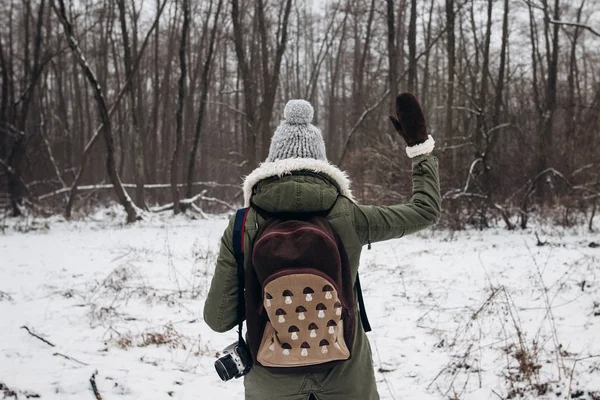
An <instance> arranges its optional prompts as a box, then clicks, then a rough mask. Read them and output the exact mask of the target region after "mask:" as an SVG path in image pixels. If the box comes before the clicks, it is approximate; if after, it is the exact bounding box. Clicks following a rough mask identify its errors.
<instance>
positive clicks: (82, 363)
mask: <svg viewBox="0 0 600 400" xmlns="http://www.w3.org/2000/svg"><path fill="white" fill-rule="evenodd" d="M52 355H53V356H60V357H63V358H66V359H67V360H71V361H75V362H76V363H78V364H81V365H89V364H86V363H84V362H83V361H79V360H77V359H75V358H73V357H69V356H67V355H66V354H62V353H54V354H52Z"/></svg>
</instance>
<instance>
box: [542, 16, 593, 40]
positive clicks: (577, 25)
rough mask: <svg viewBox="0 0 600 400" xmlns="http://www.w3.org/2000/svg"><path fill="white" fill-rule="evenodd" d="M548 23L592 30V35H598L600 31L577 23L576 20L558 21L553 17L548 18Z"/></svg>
mask: <svg viewBox="0 0 600 400" xmlns="http://www.w3.org/2000/svg"><path fill="white" fill-rule="evenodd" d="M550 23H551V24H557V25H568V26H576V27H578V28H583V29H587V30H588V31H590V32H592V33H593V34H594V35H596V36H598V37H600V32H598V31H596V30H595V29H594V28H592V27H591V26H589V25H584V24H578V23H577V22H567V21H558V20H554V19H553V20H550Z"/></svg>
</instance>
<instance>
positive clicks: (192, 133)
mask: <svg viewBox="0 0 600 400" xmlns="http://www.w3.org/2000/svg"><path fill="white" fill-rule="evenodd" d="M599 6H600V3H599V2H598V1H597V0H576V1H566V0H421V1H417V0H386V1H375V0H336V1H317V0H314V1H311V0H203V1H199V0H197V1H193V0H94V1H92V0H79V1H69V0H0V8H1V10H2V12H1V13H0V73H1V76H0V205H2V207H5V208H6V210H7V211H6V214H7V215H12V216H18V215H21V214H22V213H24V212H31V211H32V212H35V213H40V214H44V215H47V214H59V213H60V214H64V215H65V216H66V217H67V218H72V217H77V216H81V215H85V213H86V212H89V210H91V209H93V208H94V207H98V206H101V205H106V204H108V203H110V202H112V201H114V202H117V203H118V204H120V205H121V206H122V207H123V208H124V209H125V210H126V213H127V221H128V222H134V221H136V220H139V219H141V218H143V217H144V215H145V214H146V213H148V212H174V213H175V214H177V213H180V212H186V211H189V212H192V213H197V214H200V215H202V214H203V213H205V212H224V211H229V210H230V209H235V208H236V206H237V205H239V204H240V203H241V190H240V183H241V177H242V176H244V175H246V174H248V173H249V172H250V171H252V170H253V169H254V168H255V167H256V166H257V165H258V164H259V163H260V162H261V161H263V160H264V159H265V157H266V154H267V152H268V148H269V142H270V138H271V136H272V134H273V131H274V129H275V127H276V126H277V124H278V122H279V120H281V118H282V111H283V105H284V104H285V103H286V101H287V100H289V99H293V98H302V99H306V100H308V101H310V102H311V103H312V104H313V106H314V108H315V118H314V121H313V123H314V124H315V125H316V126H318V127H319V128H320V129H321V130H322V132H323V136H324V138H325V142H326V146H327V155H328V159H329V160H330V161H331V162H332V163H333V164H336V165H338V166H339V167H340V168H342V169H344V170H346V171H348V173H349V175H350V176H351V177H352V179H353V184H354V191H355V194H356V197H357V198H358V199H359V201H360V202H362V203H372V202H379V203H387V204H389V203H397V202H402V201H407V200H408V199H409V194H410V185H411V182H410V171H409V168H410V165H409V162H408V161H407V159H406V158H405V156H403V148H402V147H403V144H402V143H401V140H399V137H398V136H397V135H396V134H395V132H394V130H393V127H392V125H391V124H390V122H389V120H388V118H387V116H388V115H390V114H391V112H392V109H393V102H394V98H395V96H396V94H397V93H400V92H405V91H409V92H412V93H414V94H415V95H416V96H417V97H418V98H419V99H420V101H421V103H422V105H423V108H424V110H425V113H426V116H427V120H428V129H429V133H430V134H431V135H432V136H433V137H435V140H436V143H437V147H436V150H435V153H436V155H437V156H438V157H439V159H440V172H441V182H442V192H443V193H442V194H443V200H444V215H443V218H442V223H443V224H445V225H446V226H448V227H450V228H452V229H464V228H466V227H477V228H485V227H489V226H493V225H500V226H503V227H505V228H507V229H511V230H512V229H515V228H526V227H527V224H528V221H529V218H530V217H531V216H543V217H544V218H548V219H550V220H551V221H553V222H555V223H557V224H559V225H562V226H573V225H584V224H585V225H586V226H589V229H590V230H592V229H593V219H594V216H595V214H596V210H597V208H598V202H599V198H600V168H599V165H598V159H599V156H600V145H599V142H600V133H599V132H600V68H598V65H600V64H599V63H600V18H598V13H597V9H598V7H599Z"/></svg>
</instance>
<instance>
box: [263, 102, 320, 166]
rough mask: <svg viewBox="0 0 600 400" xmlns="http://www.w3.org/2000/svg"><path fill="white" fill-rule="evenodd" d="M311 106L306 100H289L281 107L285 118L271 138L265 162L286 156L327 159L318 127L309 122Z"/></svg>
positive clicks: (311, 116) (310, 119) (282, 158)
mask: <svg viewBox="0 0 600 400" xmlns="http://www.w3.org/2000/svg"><path fill="white" fill-rule="evenodd" d="M313 114H314V111H313V108H312V106H311V105H310V103H309V102H308V101H306V100H290V101H288V103H287V104H286V105H285V108H284V109H283V117H284V118H285V119H284V120H283V121H282V122H281V124H279V126H278V127H277V130H275V134H274V135H273V137H272V138H271V147H270V148H269V156H268V157H267V162H272V161H277V160H284V159H286V158H314V159H316V160H322V161H327V156H326V155H325V143H324V142H323V136H321V131H320V130H319V128H317V127H316V126H314V125H312V124H311V121H312V118H313Z"/></svg>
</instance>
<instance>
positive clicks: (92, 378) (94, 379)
mask: <svg viewBox="0 0 600 400" xmlns="http://www.w3.org/2000/svg"><path fill="white" fill-rule="evenodd" d="M96 375H98V370H96V371H94V373H93V374H92V377H91V378H90V385H92V391H93V392H94V396H96V400H102V396H100V392H99V391H98V386H96Z"/></svg>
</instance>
